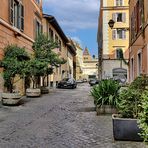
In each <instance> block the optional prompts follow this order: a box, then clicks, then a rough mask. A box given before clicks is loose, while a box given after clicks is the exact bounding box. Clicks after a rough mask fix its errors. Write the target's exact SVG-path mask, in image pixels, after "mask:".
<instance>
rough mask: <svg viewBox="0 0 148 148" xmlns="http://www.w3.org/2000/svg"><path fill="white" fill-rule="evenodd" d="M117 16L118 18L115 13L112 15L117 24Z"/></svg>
mask: <svg viewBox="0 0 148 148" xmlns="http://www.w3.org/2000/svg"><path fill="white" fill-rule="evenodd" d="M116 16H117V15H116V13H113V14H112V19H113V20H114V21H115V22H116V21H117V19H116Z"/></svg>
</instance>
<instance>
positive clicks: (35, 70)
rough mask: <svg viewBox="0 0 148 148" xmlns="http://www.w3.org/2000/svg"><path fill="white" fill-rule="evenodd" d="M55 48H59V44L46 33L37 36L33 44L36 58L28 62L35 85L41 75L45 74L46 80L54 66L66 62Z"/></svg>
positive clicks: (29, 74)
mask: <svg viewBox="0 0 148 148" xmlns="http://www.w3.org/2000/svg"><path fill="white" fill-rule="evenodd" d="M55 48H58V44H57V43H56V42H53V41H52V40H49V39H48V37H47V36H45V35H44V34H40V35H39V36H38V37H37V38H36V40H35V42H34V44H33V50H34V58H32V59H31V60H30V61H29V62H28V66H27V70H28V76H29V77H30V78H31V79H32V81H33V83H34V84H33V86H34V87H36V84H37V80H38V78H39V77H40V76H43V81H44V78H45V77H46V76H47V75H49V74H52V73H53V66H55V67H58V66H59V65H60V64H64V63H65V62H66V61H65V60H64V59H62V58H60V57H59V55H58V54H56V53H55V52H54V51H53V49H55ZM43 84H44V82H43Z"/></svg>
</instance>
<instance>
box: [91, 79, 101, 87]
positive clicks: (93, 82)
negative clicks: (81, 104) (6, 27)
mask: <svg viewBox="0 0 148 148" xmlns="http://www.w3.org/2000/svg"><path fill="white" fill-rule="evenodd" d="M89 84H90V86H93V85H96V84H99V80H97V79H91V80H90V81H89Z"/></svg>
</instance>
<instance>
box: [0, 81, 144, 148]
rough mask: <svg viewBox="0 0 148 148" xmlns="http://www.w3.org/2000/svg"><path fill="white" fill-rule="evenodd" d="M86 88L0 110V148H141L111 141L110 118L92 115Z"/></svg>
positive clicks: (54, 92) (56, 92)
mask: <svg viewBox="0 0 148 148" xmlns="http://www.w3.org/2000/svg"><path fill="white" fill-rule="evenodd" d="M89 91H90V86H89V84H87V83H83V84H79V85H78V87H77V89H56V90H52V91H51V92H50V93H49V94H48V95H43V96H42V97H40V98H24V101H23V103H22V104H21V105H20V106H18V107H7V106H1V107H0V148H145V146H144V145H143V143H141V142H121V141H118V142H117V141H114V140H113V135H112V120H111V116H110V115H107V116H96V113H95V112H94V111H93V109H94V105H93V99H92V98H91V96H90V93H89Z"/></svg>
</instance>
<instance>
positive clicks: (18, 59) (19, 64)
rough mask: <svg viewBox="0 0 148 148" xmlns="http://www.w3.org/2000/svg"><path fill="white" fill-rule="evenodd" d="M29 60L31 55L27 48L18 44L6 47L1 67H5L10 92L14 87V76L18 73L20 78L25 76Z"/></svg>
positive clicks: (6, 81) (4, 75)
mask: <svg viewBox="0 0 148 148" xmlns="http://www.w3.org/2000/svg"><path fill="white" fill-rule="evenodd" d="M27 60H29V56H28V54H27V52H26V51H25V48H20V47H18V46H17V45H8V46H7V47H6V48H5V49H4V58H3V60H2V61H1V67H3V68H4V71H3V77H4V80H5V84H4V85H5V87H7V89H8V90H9V91H10V92H12V89H13V83H14V77H15V76H16V75H19V76H20V78H24V77H25V74H26V73H25V71H26V65H27Z"/></svg>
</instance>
